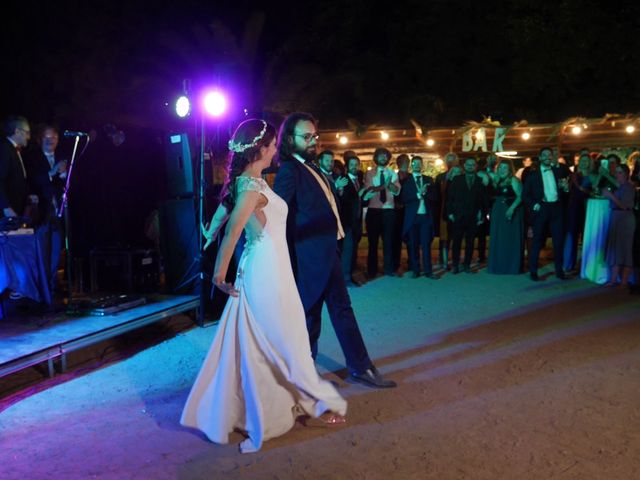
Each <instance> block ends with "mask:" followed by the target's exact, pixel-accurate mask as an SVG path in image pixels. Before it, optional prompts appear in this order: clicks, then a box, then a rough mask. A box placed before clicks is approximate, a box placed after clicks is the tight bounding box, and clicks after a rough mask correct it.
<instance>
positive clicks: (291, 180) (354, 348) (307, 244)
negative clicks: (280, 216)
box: [273, 113, 396, 388]
mask: <svg viewBox="0 0 640 480" xmlns="http://www.w3.org/2000/svg"><path fill="white" fill-rule="evenodd" d="M317 140H318V133H317V123H316V120H315V119H314V118H313V117H312V116H311V115H309V114H307V113H293V114H291V115H289V116H288V117H287V118H286V119H285V120H284V122H283V123H282V126H281V127H280V133H279V135H278V151H279V157H280V162H281V165H280V168H279V171H278V173H277V175H276V179H275V183H274V188H273V189H274V191H275V192H276V193H277V194H278V195H280V197H282V198H283V199H284V201H285V202H287V204H288V206H289V214H288V217H287V241H288V244H289V252H290V255H291V264H292V267H293V271H294V275H295V278H296V285H297V286H298V290H299V293H300V298H301V299H302V304H303V306H304V309H305V314H306V317H307V328H308V330H309V341H310V344H311V352H312V354H313V356H314V357H315V356H316V355H317V353H318V338H319V336H320V326H321V313H322V305H323V303H325V302H326V303H327V309H328V310H329V318H330V319H331V323H332V324H333V328H334V330H335V332H336V335H337V336H338V341H339V342H340V346H341V348H342V351H343V353H344V356H345V359H346V362H347V367H348V369H349V372H350V376H351V378H352V379H353V380H354V381H356V382H360V383H363V384H365V385H367V386H371V387H377V388H388V387H395V385H396V384H395V382H393V381H391V380H385V379H384V377H382V375H381V374H380V373H379V372H378V370H377V369H376V368H375V366H374V365H373V362H372V361H371V359H370V358H369V354H368V352H367V348H366V347H365V345H364V341H363V339H362V335H361V333H360V328H359V327H358V323H357V321H356V318H355V315H354V313H353V309H352V308H351V299H350V298H349V293H348V292H347V288H346V286H345V283H344V275H343V272H342V262H341V259H340V254H339V252H338V239H340V238H343V237H344V230H343V228H342V224H341V222H340V218H339V213H338V205H337V203H338V202H337V200H336V198H335V195H334V194H333V192H332V190H331V188H330V185H329V183H328V181H327V180H326V178H324V176H323V174H322V172H321V171H320V170H319V169H318V168H317V167H316V166H315V164H314V163H313V161H314V160H315V157H316V142H317Z"/></svg>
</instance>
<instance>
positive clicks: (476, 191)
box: [447, 158, 489, 273]
mask: <svg viewBox="0 0 640 480" xmlns="http://www.w3.org/2000/svg"><path fill="white" fill-rule="evenodd" d="M476 170H477V163H476V160H475V158H467V159H466V160H465V161H464V175H459V176H457V177H455V178H454V179H453V181H452V182H451V185H449V189H448V190H447V213H448V216H449V220H451V223H452V230H453V247H452V248H453V252H452V257H453V258H452V262H453V273H459V272H460V265H459V264H460V248H461V246H462V239H463V238H464V240H465V248H464V264H463V270H464V271H465V272H466V273H471V257H472V255H473V243H474V240H475V238H476V233H477V230H478V225H480V224H482V222H483V221H484V219H485V218H486V215H487V208H488V203H489V201H488V198H487V189H486V188H485V186H484V185H483V184H482V179H481V178H480V177H478V175H476Z"/></svg>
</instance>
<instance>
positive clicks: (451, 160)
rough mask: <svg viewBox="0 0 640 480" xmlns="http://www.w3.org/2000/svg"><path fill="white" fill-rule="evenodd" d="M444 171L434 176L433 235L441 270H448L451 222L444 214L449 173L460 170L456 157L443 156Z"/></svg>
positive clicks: (450, 155) (451, 153)
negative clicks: (435, 201) (436, 237)
mask: <svg viewBox="0 0 640 480" xmlns="http://www.w3.org/2000/svg"><path fill="white" fill-rule="evenodd" d="M444 167H445V171H444V172H441V173H439V174H438V175H436V188H437V190H438V194H439V198H438V204H437V205H436V207H435V208H436V214H435V215H434V218H435V219H436V220H435V225H434V227H435V234H436V235H437V236H438V257H439V261H440V265H441V266H442V269H443V270H450V269H451V268H450V267H449V250H450V249H451V237H452V234H451V222H450V221H449V219H448V215H447V213H446V210H447V209H446V200H447V189H448V188H449V183H450V179H449V177H450V173H451V171H452V169H453V168H454V167H455V168H458V169H459V168H460V167H459V166H458V156H457V155H456V154H455V153H453V152H449V153H447V154H446V155H445V156H444Z"/></svg>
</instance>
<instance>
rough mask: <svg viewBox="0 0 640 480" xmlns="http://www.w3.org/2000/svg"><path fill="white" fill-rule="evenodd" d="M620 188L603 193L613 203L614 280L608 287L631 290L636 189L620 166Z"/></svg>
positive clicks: (609, 254) (610, 251) (610, 252)
mask: <svg viewBox="0 0 640 480" xmlns="http://www.w3.org/2000/svg"><path fill="white" fill-rule="evenodd" d="M615 175H616V178H615V180H616V183H617V184H618V188H617V189H616V191H615V192H611V191H609V190H604V191H603V195H604V196H605V197H607V198H609V200H610V202H611V205H610V206H611V210H612V211H611V222H610V223H609V236H608V238H607V250H606V261H607V265H609V267H610V268H611V278H610V280H609V281H608V282H607V283H606V284H605V285H606V286H613V285H617V284H618V275H620V285H621V286H623V287H627V286H628V281H629V277H630V275H631V272H632V270H633V234H634V232H635V229H636V219H635V216H634V214H633V206H634V203H635V195H636V188H635V185H634V184H633V183H632V182H630V181H629V176H630V172H629V167H628V166H627V165H618V166H616V170H615Z"/></svg>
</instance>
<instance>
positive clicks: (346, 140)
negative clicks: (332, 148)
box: [339, 135, 349, 145]
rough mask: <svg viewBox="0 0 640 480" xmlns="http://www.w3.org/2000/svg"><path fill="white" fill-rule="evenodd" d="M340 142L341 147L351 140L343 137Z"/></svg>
mask: <svg viewBox="0 0 640 480" xmlns="http://www.w3.org/2000/svg"><path fill="white" fill-rule="evenodd" d="M339 142H340V145H346V144H347V143H349V139H348V138H347V137H345V136H344V135H343V136H341V137H340V139H339Z"/></svg>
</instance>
